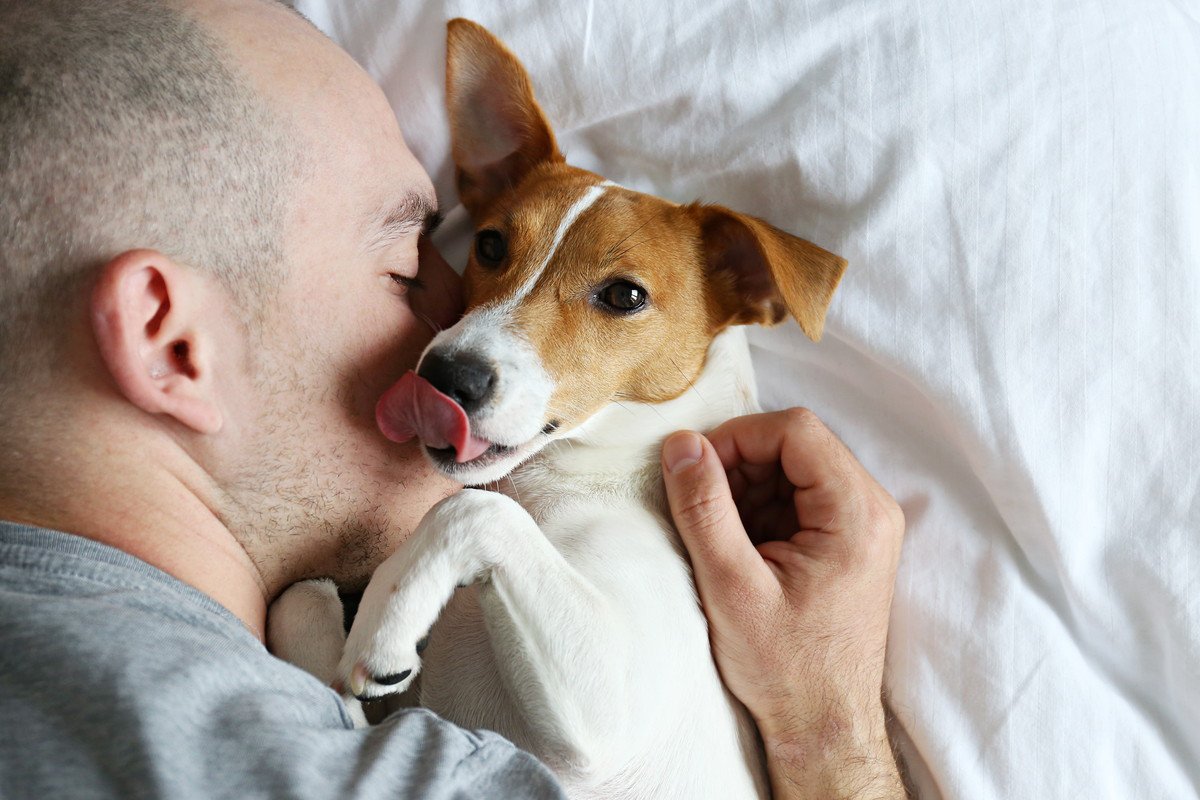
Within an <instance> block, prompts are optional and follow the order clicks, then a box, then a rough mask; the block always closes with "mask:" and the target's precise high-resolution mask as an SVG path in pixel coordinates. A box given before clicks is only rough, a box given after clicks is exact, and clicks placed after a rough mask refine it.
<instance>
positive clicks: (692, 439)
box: [663, 431, 704, 475]
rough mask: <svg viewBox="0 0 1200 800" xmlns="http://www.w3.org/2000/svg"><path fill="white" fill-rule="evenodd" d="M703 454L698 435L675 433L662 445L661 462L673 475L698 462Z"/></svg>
mask: <svg viewBox="0 0 1200 800" xmlns="http://www.w3.org/2000/svg"><path fill="white" fill-rule="evenodd" d="M703 453H704V451H703V450H702V449H701V446H700V437H699V435H697V434H695V433H691V432H690V431H688V432H684V433H676V434H674V435H673V436H671V437H670V438H669V439H667V441H666V444H664V445H663V462H664V463H665V464H666V465H667V471H669V472H670V473H671V474H672V475H674V474H675V473H676V472H679V470H681V469H687V468H688V467H690V466H691V465H692V464H695V463H696V462H697V461H699V460H700V456H701V455H702V454H703Z"/></svg>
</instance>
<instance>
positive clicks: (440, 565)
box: [338, 489, 532, 700]
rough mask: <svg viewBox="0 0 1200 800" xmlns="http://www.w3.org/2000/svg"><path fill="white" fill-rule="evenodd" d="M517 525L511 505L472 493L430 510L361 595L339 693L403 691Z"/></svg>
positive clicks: (520, 517)
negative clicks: (432, 640) (446, 613)
mask: <svg viewBox="0 0 1200 800" xmlns="http://www.w3.org/2000/svg"><path fill="white" fill-rule="evenodd" d="M521 522H528V523H532V520H531V519H530V518H529V515H528V514H526V513H525V512H524V511H523V510H522V509H521V507H520V506H518V505H517V504H516V503H514V502H513V501H512V500H510V499H509V498H507V497H504V496H503V495H498V494H495V493H493V492H482V491H478V490H474V489H464V490H463V491H461V492H459V493H457V494H455V495H453V496H451V497H448V498H446V499H445V500H443V501H442V502H440V503H438V504H437V505H436V506H434V507H433V508H432V509H430V511H429V513H428V514H426V515H425V518H424V519H422V520H421V524H420V525H419V526H418V527H417V530H416V531H414V532H413V535H412V538H411V539H409V541H408V542H406V543H405V544H404V546H403V547H401V548H400V549H399V550H397V551H396V553H395V554H394V555H393V556H392V557H391V558H389V559H388V560H387V561H385V562H384V563H383V564H382V565H381V566H380V567H379V569H378V570H376V572H375V575H374V576H373V577H372V578H371V583H370V585H368V586H367V591H366V592H365V593H364V594H363V599H362V603H361V604H360V605H359V609H358V615H357V616H356V617H355V620H354V625H353V627H352V628H351V629H350V636H349V637H348V638H347V640H346V648H345V651H344V653H343V656H342V660H341V663H340V664H339V666H338V676H339V678H340V679H341V680H342V682H343V686H344V687H345V689H347V690H348V691H349V692H350V694H353V695H354V696H355V697H357V698H358V699H360V700H369V699H374V698H377V697H383V696H385V695H389V694H396V693H399V692H403V691H404V690H405V689H407V688H408V687H409V686H410V685H411V684H412V682H413V680H414V679H415V678H416V677H417V674H418V673H419V672H420V671H421V652H422V651H423V650H424V640H425V638H426V635H427V634H428V632H429V629H430V628H432V627H433V623H434V622H436V621H437V618H438V615H439V614H440V613H441V610H442V608H443V606H445V604H446V601H447V600H449V599H450V595H451V594H453V592H454V590H455V588H457V587H460V586H465V585H468V584H470V583H472V582H474V581H475V580H478V579H479V578H481V577H484V576H486V575H487V572H488V570H489V569H490V568H491V567H492V566H493V565H494V564H496V563H497V559H498V558H499V557H500V556H501V554H502V552H503V550H504V544H503V541H504V537H503V534H504V532H506V531H511V530H513V529H514V528H516V527H517V526H519V525H520V524H521Z"/></svg>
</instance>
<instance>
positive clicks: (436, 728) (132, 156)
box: [0, 0, 903, 797]
mask: <svg viewBox="0 0 1200 800" xmlns="http://www.w3.org/2000/svg"><path fill="white" fill-rule="evenodd" d="M0 31H4V35H3V37H2V38H0V442H3V446H2V448H0V519H2V520H8V522H4V523H0V723H3V727H4V730H5V731H6V732H7V733H8V736H7V737H6V741H5V743H4V744H3V745H2V746H0V796H4V797H43V796H54V797H59V796H61V797H68V796H71V797H127V796H159V795H162V796H172V797H174V796H188V797H190V796H194V797H249V796H255V797H257V796H296V797H333V796H337V797H398V796H413V797H449V796H481V797H554V796H559V793H558V789H557V787H556V785H555V783H554V781H553V779H552V777H551V776H550V775H549V773H548V772H547V771H546V770H545V769H544V767H542V766H541V765H540V764H538V763H537V762H536V760H534V759H533V758H532V757H531V756H529V755H527V754H524V753H521V752H520V751H517V750H515V749H514V748H513V747H512V746H511V745H510V744H508V743H507V742H505V741H504V740H502V739H501V738H500V737H498V736H496V735H494V734H489V733H474V732H467V731H462V730H459V729H457V728H455V727H454V726H452V725H450V724H448V723H446V722H444V721H442V720H439V719H437V718H435V717H433V716H432V715H430V714H428V713H426V712H422V711H412V712H405V713H401V714H395V715H392V716H391V717H389V718H388V719H387V720H385V721H384V722H383V723H382V724H381V725H379V726H376V727H374V728H371V729H368V730H361V729H360V730H353V729H352V728H351V727H350V725H349V721H348V717H347V714H346V710H345V708H344V707H343V706H342V704H341V702H340V700H339V699H338V698H337V697H336V696H335V695H334V694H333V692H332V691H330V690H329V689H328V688H327V687H322V686H320V685H319V684H318V683H317V682H316V681H315V680H314V679H312V678H311V677H309V676H307V675H306V674H304V673H302V672H300V671H299V670H297V669H295V668H294V667H291V666H290V665H287V664H284V663H283V662H280V661H278V660H276V659H274V658H272V657H271V656H270V655H269V654H268V653H267V652H266V650H265V649H264V647H263V645H262V639H263V631H264V625H265V616H266V609H267V605H268V603H269V601H270V600H271V599H273V598H274V597H275V596H277V595H278V594H279V592H280V591H282V590H283V589H284V588H285V587H287V586H288V585H290V584H291V583H292V582H294V581H296V580H300V579H303V578H308V577H314V576H332V577H334V578H335V579H336V580H338V581H339V582H340V583H342V584H344V585H347V586H354V585H362V583H363V582H365V579H366V577H367V576H368V575H369V574H370V571H371V570H372V569H373V568H374V566H375V565H376V564H378V563H379V562H380V561H381V560H382V559H383V558H384V557H385V556H386V555H388V554H389V553H390V552H391V551H392V550H393V549H394V548H395V546H396V545H397V544H398V543H399V542H400V541H402V540H403V538H404V536H406V535H407V534H408V533H409V532H411V530H412V529H413V528H414V527H415V524H416V522H417V520H419V519H420V517H421V516H422V515H423V514H424V512H425V511H426V510H427V509H428V508H429V507H430V506H431V505H432V504H433V503H434V502H435V501H436V500H438V499H439V498H441V497H443V496H445V495H446V494H448V493H450V492H452V491H455V490H456V489H457V487H455V486H453V485H450V484H448V483H446V482H445V481H444V479H442V478H441V477H439V476H438V474H437V473H435V472H433V471H432V470H431V469H429V468H428V467H427V466H426V464H425V463H424V462H423V461H422V459H421V458H420V456H419V454H418V453H417V451H416V450H415V448H413V447H407V448H405V447H396V446H394V445H391V444H389V443H387V442H386V441H385V440H384V439H383V437H382V436H380V435H379V433H378V432H377V431H376V430H375V426H374V421H373V413H372V411H373V407H374V404H375V401H376V398H377V397H378V396H379V394H380V393H381V392H382V390H383V389H384V388H385V387H386V386H387V385H388V384H389V383H390V382H391V381H392V380H394V379H395V378H396V377H397V376H398V375H399V374H400V373H401V372H402V371H404V370H405V369H407V368H408V367H410V366H411V365H412V364H413V363H414V361H415V358H416V356H417V354H418V353H419V352H420V351H421V349H422V348H423V347H424V345H425V344H426V342H427V341H428V340H429V338H430V335H431V331H430V328H429V327H428V325H427V324H426V320H429V321H432V322H433V323H434V324H437V323H444V322H446V321H449V320H451V319H453V317H454V315H455V314H456V313H457V311H458V300H457V299H456V298H457V288H456V284H455V280H456V279H455V277H454V275H453V273H452V272H451V271H450V270H449V269H448V267H447V266H446V264H445V263H444V262H443V261H441V259H440V257H439V256H438V255H437V254H436V252H435V251H434V250H433V249H432V248H431V247H429V246H428V245H427V244H426V243H425V241H424V239H423V235H424V234H425V233H427V232H428V230H429V228H430V226H431V225H432V224H434V221H435V219H436V213H435V212H436V203H435V198H434V194H433V190H432V187H431V184H430V181H429V179H428V177H427V176H426V175H425V174H424V172H423V171H422V170H421V168H420V166H419V165H418V164H417V163H416V162H415V160H414V159H413V157H412V155H411V154H410V153H409V152H408V150H407V148H406V147H405V145H404V142H403V140H402V138H401V135H400V132H399V129H398V127H397V125H396V122H395V118H394V116H393V112H392V111H391V109H389V108H388V106H387V103H386V101H385V100H384V98H383V96H382V94H381V93H380V92H379V90H378V89H377V88H376V87H375V86H374V85H373V84H372V82H371V81H370V79H369V78H367V76H366V75H365V74H364V73H363V72H362V71H361V70H359V69H358V68H357V67H356V66H355V65H354V64H353V62H352V61H350V59H349V58H348V57H346V56H345V55H344V54H343V53H342V52H341V51H339V50H338V49H337V48H336V47H334V46H333V45H332V44H330V43H329V42H328V41H327V40H326V39H324V38H323V37H322V36H321V35H320V34H319V33H317V32H316V31H315V30H314V29H312V28H311V27H310V26H309V25H307V24H306V23H305V22H304V21H303V20H302V19H300V18H298V17H297V16H296V15H294V14H293V13H292V12H290V11H289V10H288V9H286V8H284V7H283V6H281V5H277V4H275V3H273V2H269V0H189V1H188V2H184V0H179V2H178V3H167V2H159V1H158V0H106V1H105V2H103V3H96V2H84V1H83V0H38V1H37V2H30V0H0ZM664 469H665V476H666V480H667V486H668V490H669V493H670V496H671V501H672V509H673V512H674V513H675V515H676V518H677V521H678V522H679V525H680V528H681V532H682V533H683V535H684V537H685V541H686V543H687V545H688V547H689V550H690V552H691V554H692V557H693V560H694V562H695V570H696V576H697V582H698V586H699V588H700V591H701V595H702V599H703V602H704V604H705V609H706V612H707V613H708V615H709V618H710V621H711V623H712V631H713V634H712V636H713V646H714V653H715V656H716V658H717V661H718V665H719V666H720V668H721V670H722V674H723V676H724V677H725V678H726V680H727V682H728V683H729V685H730V687H731V689H732V690H733V691H734V692H735V693H736V694H737V695H738V697H739V698H741V699H742V700H743V701H744V702H745V703H746V704H747V706H748V707H749V708H750V709H751V711H752V712H753V713H754V714H755V717H756V719H757V721H758V723H759V726H760V729H761V730H762V733H763V737H764V742H765V744H766V747H767V751H768V757H769V761H770V767H771V773H772V781H773V784H774V787H775V791H776V796H778V797H809V796H819V797H842V796H846V797H848V796H859V795H852V794H851V793H852V792H858V791H860V790H862V789H863V788H864V787H866V788H867V789H869V790H871V791H873V792H874V793H875V794H877V795H879V796H899V793H900V792H901V791H902V789H901V788H900V786H899V783H898V779H897V777H896V768H895V764H894V761H893V759H892V757H891V753H890V751H889V749H888V747H887V738H886V734H885V731H884V727H883V706H882V702H881V700H880V689H881V685H882V669H883V646H884V642H885V639H886V627H887V613H888V607H889V604H890V599H891V586H892V580H893V578H894V574H895V568H896V560H897V557H898V551H899V541H900V535H901V532H902V529H903V522H902V518H901V517H900V515H899V510H898V508H897V507H896V505H895V503H894V502H893V501H892V500H891V498H890V497H889V496H888V495H887V494H886V492H884V491H883V490H882V489H881V488H880V487H879V486H878V484H876V483H875V482H874V481H873V480H871V478H870V477H869V476H867V475H866V473H865V472H863V471H862V468H861V467H860V466H858V465H857V463H856V462H854V460H853V458H852V457H851V456H850V455H849V454H848V453H847V452H846V451H845V449H844V448H843V447H841V445H840V444H839V443H838V442H837V441H836V440H835V439H833V438H832V436H831V435H830V434H829V433H828V432H827V431H826V430H825V429H824V428H823V426H821V425H820V423H819V422H817V421H815V419H814V418H813V417H812V416H811V415H809V414H807V413H803V412H789V413H785V414H777V415H766V416H761V417H753V418H746V419H743V420H737V421H734V422H732V423H730V424H729V425H727V426H723V428H722V429H720V430H719V431H717V432H714V433H713V434H712V435H711V436H710V439H709V440H705V439H703V438H702V437H699V436H697V435H695V434H688V433H684V434H679V435H677V436H676V437H673V438H672V439H671V440H669V441H668V443H667V445H666V446H665V448H664ZM726 470H728V474H729V475H730V476H733V478H734V485H733V493H732V494H731V491H730V487H729V485H728V484H727V483H726ZM781 475H782V478H781ZM779 486H784V487H785V488H786V489H787V490H788V491H786V492H785V493H784V494H783V495H781V496H776V495H775V494H774V492H775V491H776V489H777V488H778V487H779ZM766 487H769V489H770V492H769V493H768V494H764V491H765V489H766ZM795 487H798V488H795ZM735 497H736V498H737V499H738V500H740V501H741V503H742V508H743V509H744V508H745V507H746V505H747V504H751V505H754V506H755V507H756V508H759V509H760V510H761V509H762V508H775V507H776V506H778V509H777V510H778V512H779V513H778V515H777V517H776V518H774V520H773V524H772V525H771V527H773V528H778V527H779V522H780V521H782V524H783V525H784V526H786V527H788V529H789V530H792V531H795V530H806V531H807V532H805V533H800V534H797V535H796V536H795V537H792V538H791V539H790V540H788V541H777V542H771V543H768V544H764V545H762V547H761V549H760V550H756V549H755V548H754V547H753V546H752V544H751V541H750V539H749V538H748V537H747V534H746V531H745V530H744V529H743V528H742V527H741V523H740V522H739V519H738V516H739V515H738V513H737V512H738V505H737V504H736V503H735V499H734V498H735ZM759 516H760V517H761V514H760V515H759ZM813 520H816V521H815V522H814V521H813ZM809 529H811V530H809ZM752 533H753V531H752Z"/></svg>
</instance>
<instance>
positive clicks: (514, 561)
mask: <svg viewBox="0 0 1200 800" xmlns="http://www.w3.org/2000/svg"><path fill="white" fill-rule="evenodd" d="M446 67H447V77H446V88H447V106H448V110H449V116H450V121H451V138H452V152H453V158H454V163H455V167H456V178H457V185H458V191H459V197H460V199H461V200H462V203H463V205H464V206H465V207H466V209H467V211H468V212H469V213H470V215H471V218H472V221H473V222H474V223H475V225H476V234H475V240H474V245H473V252H472V254H471V256H470V259H469V263H468V265H467V267H466V270H465V274H464V280H465V287H466V294H467V298H468V305H467V311H466V314H465V315H464V316H463V318H462V319H461V320H460V321H459V322H458V323H457V324H455V325H454V326H453V327H450V328H448V329H446V330H443V331H441V332H439V333H438V334H437V336H436V337H435V338H434V339H433V341H432V342H431V343H430V344H429V346H428V347H427V349H426V350H425V352H424V353H423V355H422V356H421V359H420V361H419V364H418V366H417V369H416V370H415V372H410V373H408V374H406V375H405V376H404V377H402V378H401V379H400V381H399V382H398V383H397V384H396V385H395V386H393V387H392V388H391V389H389V390H388V391H387V393H385V395H384V396H383V397H382V398H381V400H380V402H379V406H378V409H377V418H378V423H379V426H380V428H381V430H382V431H383V432H384V434H385V435H387V436H388V437H389V438H391V439H394V440H396V441H407V440H409V439H411V438H413V437H417V438H419V439H420V441H421V444H422V447H423V448H424V450H425V452H426V454H427V455H428V457H429V458H430V459H431V461H432V462H433V463H434V464H435V465H436V467H437V468H438V469H440V470H441V471H442V472H444V473H445V474H446V475H448V476H450V477H452V478H454V479H456V480H458V481H459V482H461V483H463V484H466V485H468V486H482V485H486V484H490V483H494V482H495V483H497V486H498V488H499V491H482V490H479V489H470V488H468V489H464V490H462V491H461V492H459V493H457V494H455V495H453V496H451V497H450V498H448V499H446V500H444V501H442V502H441V503H440V504H438V505H437V506H435V507H434V508H433V509H432V510H431V511H430V512H429V513H428V514H427V515H426V516H425V518H424V519H423V521H422V522H421V524H420V525H419V526H418V528H417V530H416V531H415V532H414V534H413V535H412V537H411V539H409V540H408V541H407V542H406V543H405V544H404V545H403V546H402V547H401V548H400V549H399V550H398V551H397V552H396V553H395V554H394V555H393V556H392V557H391V558H389V559H388V560H387V561H386V562H385V563H384V564H382V565H381V566H380V567H379V569H378V570H377V571H376V572H375V574H374V576H373V577H372V579H371V581H370V584H369V585H368V587H367V589H366V591H365V593H364V595H363V598H362V601H361V605H360V606H359V609H358V613H357V616H356V618H355V620H354V623H353V626H352V628H351V630H350V633H349V636H348V638H347V639H346V642H345V648H344V652H343V655H342V658H341V661H340V664H338V665H337V667H336V668H335V667H333V665H332V662H331V661H330V660H329V659H328V658H326V659H325V661H324V662H323V663H322V664H321V665H320V667H319V668H320V671H321V677H323V678H325V679H332V680H334V681H335V682H340V684H341V685H342V686H345V687H347V688H348V689H349V691H350V692H351V693H352V694H353V695H354V696H355V697H357V698H358V699H360V700H367V699H373V698H378V697H382V696H386V695H391V694H393V693H397V692H403V691H405V690H407V689H409V688H410V686H412V685H413V684H414V682H415V681H416V680H417V678H418V674H420V682H419V684H418V686H417V689H416V690H417V692H418V693H419V704H420V705H422V706H425V707H427V708H429V709H431V710H433V711H435V712H436V713H438V714H439V715H441V716H443V717H445V718H447V719H449V720H452V721H454V722H456V723H458V724H460V725H462V726H464V727H469V728H487V729H491V730H495V731H498V732H500V733H501V734H503V735H505V736H506V737H507V738H509V739H510V740H512V741H513V742H514V743H515V744H517V745H518V746H520V747H522V748H524V749H526V750H528V751H530V752H532V753H533V754H535V755H536V756H538V757H539V758H540V759H541V760H542V761H543V762H545V763H546V764H547V766H549V767H550V768H551V769H552V770H553V771H554V772H555V773H556V774H557V776H558V777H559V779H560V780H561V782H562V784H563V786H564V789H565V790H566V792H567V794H568V795H569V796H571V797H573V798H593V797H594V798H681V799H682V798H686V799H687V800H697V799H698V798H714V799H715V798H720V799H721V800H728V799H729V798H754V797H759V798H765V797H767V796H769V789H768V782H767V778H766V770H765V763H764V757H763V753H762V750H761V743H760V741H759V739H758V736H757V731H756V729H755V726H754V723H753V720H752V719H751V717H750V715H749V713H748V712H747V711H746V709H745V708H744V707H743V706H742V705H741V704H740V703H739V702H738V701H737V700H736V699H735V698H734V697H733V696H732V695H731V694H730V693H729V691H728V690H726V689H725V687H724V686H723V684H722V682H721V679H720V676H719V674H718V672H717V668H716V666H715V664H714V662H713V658H712V654H711V651H710V648H709V639H708V629H707V624H706V621H705V617H704V614H703V613H702V610H701V607H700V604H699V601H698V599H697V594H696V590H695V587H694V584H693V581H692V577H691V571H690V567H689V563H688V560H687V556H686V552H685V551H684V549H683V546H682V543H681V541H680V539H679V536H678V534H677V532H676V531H675V530H674V529H673V527H672V525H671V518H670V514H669V512H668V510H667V503H666V499H665V494H664V490H663V483H662V475H661V468H660V466H659V463H660V462H659V450H660V448H661V443H662V441H663V439H664V438H665V437H666V436H667V435H668V434H669V433H671V432H673V431H675V430H677V429H680V428H685V427H690V428H693V429H697V430H707V429H709V428H711V427H714V426H715V425H717V424H719V423H721V422H723V421H725V420H726V419H728V418H731V417H734V416H738V415H742V414H746V413H751V412H754V411H757V410H758V407H757V400H756V394H755V388H754V376H753V373H752V370H751V366H750V360H749V353H748V350H747V346H746V342H745V336H744V333H743V332H742V331H741V329H740V326H744V325H752V324H762V325H773V324H776V323H779V322H781V321H783V320H784V319H785V317H786V316H787V315H789V314H790V315H791V316H793V317H794V318H795V319H796V320H797V321H798V323H799V325H800V327H801V329H802V330H803V331H804V333H805V334H806V335H807V336H809V337H810V338H811V339H813V340H818V339H819V338H820V336H821V332H822V329H823V326H824V320H825V314H826V311H827V309H828V306H829V303H830V302H831V300H832V297H833V294H834V291H835V289H836V287H837V285H838V283H839V281H840V279H841V277H842V274H843V272H844V270H845V268H846V262H845V260H843V259H842V258H840V257H838V256H836V255H834V254H832V253H829V252H827V251H825V250H823V249H822V248H820V247H818V246H817V245H815V244H812V243H811V242H807V241H805V240H803V239H799V238H797V237H794V236H791V235H789V234H787V233H784V232H783V231H780V230H778V229H776V228H774V227H772V226H771V225H769V224H767V223H766V222H764V221H762V220H759V219H756V218H754V217H750V216H747V215H744V214H740V213H737V212H734V211H731V210H729V209H726V208H722V207H720V206H714V205H701V204H698V203H693V204H690V205H678V204H675V203H672V202H669V201H666V200H663V199H660V198H657V197H652V196H649V195H646V194H642V193H639V192H635V191H631V190H629V189H626V188H623V187H621V186H619V185H617V184H614V183H612V182H610V181H607V180H605V179H604V178H603V177H601V176H599V175H596V174H594V173H591V172H587V171H585V170H582V169H578V168H575V167H572V166H569V165H567V164H566V163H565V161H564V158H563V156H562V155H561V153H560V152H559V150H558V146H557V144H556V141H555V137H554V134H553V132H552V130H551V128H550V126H549V124H548V123H547V121H546V118H545V116H544V115H543V113H542V111H541V109H540V108H539V106H538V104H537V102H536V100H535V99H534V95H533V90H532V88H531V84H530V81H529V77H528V75H527V74H526V72H525V69H524V68H523V67H522V65H521V64H520V62H519V61H518V60H517V58H516V57H515V56H514V55H513V54H512V53H511V52H510V51H509V50H508V49H506V48H505V46H504V45H503V44H502V43H501V42H500V41H499V40H498V39H496V38H495V37H494V36H493V35H492V34H490V33H489V32H488V31H487V30H485V29H484V28H482V27H480V26H479V25H477V24H475V23H473V22H470V21H468V20H464V19H456V20H453V21H451V22H450V23H449V26H448V33H447V64H446ZM314 591H315V592H316V593H315V594H314V593H313V592H314ZM323 591H324V595H322V594H321V590H309V594H308V595H306V597H307V601H310V602H311V605H312V607H313V608H315V609H319V608H320V607H321V605H322V603H323V602H324V601H326V600H329V599H330V598H331V597H332V599H333V600H336V594H335V593H332V590H331V589H330V588H328V587H326V589H324V590H323ZM322 598H324V599H322ZM298 602H299V604H300V605H303V603H304V602H306V601H305V600H303V599H301V600H300V601H298ZM321 613H324V617H320V614H321ZM314 615H315V616H314V619H317V618H318V617H320V618H321V619H323V620H324V621H323V623H322V624H323V625H324V626H325V628H326V629H332V628H336V626H337V620H338V619H339V617H338V616H337V614H336V613H334V612H328V611H326V612H314ZM331 635H332V634H331Z"/></svg>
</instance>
